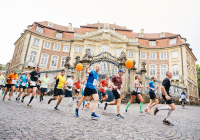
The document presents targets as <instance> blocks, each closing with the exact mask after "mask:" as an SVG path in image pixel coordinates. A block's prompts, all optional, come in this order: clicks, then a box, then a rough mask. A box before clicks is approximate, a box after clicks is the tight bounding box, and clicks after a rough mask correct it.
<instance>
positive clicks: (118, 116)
mask: <svg viewBox="0 0 200 140" xmlns="http://www.w3.org/2000/svg"><path fill="white" fill-rule="evenodd" d="M116 117H117V118H121V119H124V117H123V116H122V115H120V114H117V116H116Z"/></svg>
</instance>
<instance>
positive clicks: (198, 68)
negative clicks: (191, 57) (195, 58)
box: [196, 64, 200, 89]
mask: <svg viewBox="0 0 200 140" xmlns="http://www.w3.org/2000/svg"><path fill="white" fill-rule="evenodd" d="M196 71H197V83H198V89H200V67H199V64H196Z"/></svg>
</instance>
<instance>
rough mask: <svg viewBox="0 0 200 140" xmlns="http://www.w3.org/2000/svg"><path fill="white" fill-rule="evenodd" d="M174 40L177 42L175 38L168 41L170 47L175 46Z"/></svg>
mask: <svg viewBox="0 0 200 140" xmlns="http://www.w3.org/2000/svg"><path fill="white" fill-rule="evenodd" d="M176 40H177V39H176V38H174V39H170V40H169V41H170V42H169V43H170V45H173V44H176Z"/></svg>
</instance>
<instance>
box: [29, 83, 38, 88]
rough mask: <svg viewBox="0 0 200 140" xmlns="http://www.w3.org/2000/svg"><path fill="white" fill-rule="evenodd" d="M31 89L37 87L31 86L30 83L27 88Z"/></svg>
mask: <svg viewBox="0 0 200 140" xmlns="http://www.w3.org/2000/svg"><path fill="white" fill-rule="evenodd" d="M33 87H37V86H36V85H35V86H31V85H30V83H28V88H33Z"/></svg>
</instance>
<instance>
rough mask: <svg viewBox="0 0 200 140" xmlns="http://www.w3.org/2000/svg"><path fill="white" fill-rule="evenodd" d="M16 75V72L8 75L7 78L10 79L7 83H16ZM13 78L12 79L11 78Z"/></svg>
mask: <svg viewBox="0 0 200 140" xmlns="http://www.w3.org/2000/svg"><path fill="white" fill-rule="evenodd" d="M17 76H18V74H14V73H11V74H9V75H8V78H10V80H8V84H14V85H15V84H16V83H17ZM12 78H13V80H11V79H12Z"/></svg>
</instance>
